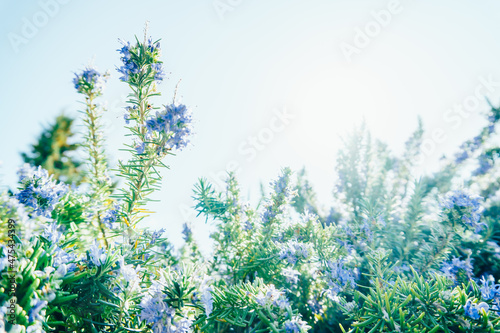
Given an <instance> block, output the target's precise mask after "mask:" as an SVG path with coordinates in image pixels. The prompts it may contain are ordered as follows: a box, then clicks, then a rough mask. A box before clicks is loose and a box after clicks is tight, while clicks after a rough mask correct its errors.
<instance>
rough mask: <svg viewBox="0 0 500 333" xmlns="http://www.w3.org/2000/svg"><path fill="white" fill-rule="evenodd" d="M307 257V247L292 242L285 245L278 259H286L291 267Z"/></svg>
mask: <svg viewBox="0 0 500 333" xmlns="http://www.w3.org/2000/svg"><path fill="white" fill-rule="evenodd" d="M309 255H310V253H309V248H308V245H307V244H306V243H301V242H297V241H294V240H291V241H288V242H287V243H285V244H284V245H283V247H282V248H281V250H280V252H279V258H280V259H281V260H283V259H286V260H287V261H288V263H290V264H292V265H295V263H296V262H297V260H299V259H307V258H309Z"/></svg>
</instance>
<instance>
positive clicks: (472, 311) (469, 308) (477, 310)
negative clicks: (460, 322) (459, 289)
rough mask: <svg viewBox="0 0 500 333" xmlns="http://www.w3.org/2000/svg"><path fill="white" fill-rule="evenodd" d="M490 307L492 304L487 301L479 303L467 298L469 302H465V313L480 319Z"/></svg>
mask: <svg viewBox="0 0 500 333" xmlns="http://www.w3.org/2000/svg"><path fill="white" fill-rule="evenodd" d="M489 309H490V306H489V305H488V304H486V303H485V302H481V303H479V304H478V303H472V302H471V301H470V300H467V303H465V305H464V312H465V315H466V316H468V317H470V318H472V319H475V320H478V319H479V318H481V316H482V315H484V314H486V313H488V311H489Z"/></svg>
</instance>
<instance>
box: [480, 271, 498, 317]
mask: <svg viewBox="0 0 500 333" xmlns="http://www.w3.org/2000/svg"><path fill="white" fill-rule="evenodd" d="M480 282H481V286H480V287H479V290H481V297H482V298H483V299H484V300H486V301H489V300H493V301H494V303H495V304H494V305H493V308H492V309H493V310H495V311H498V310H500V284H495V279H494V278H493V276H492V275H490V276H489V277H488V279H486V278H485V277H484V276H483V277H482V278H481V280H480Z"/></svg>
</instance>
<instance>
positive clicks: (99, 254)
mask: <svg viewBox="0 0 500 333" xmlns="http://www.w3.org/2000/svg"><path fill="white" fill-rule="evenodd" d="M89 255H90V260H91V261H92V263H93V264H94V265H96V266H101V265H102V264H104V263H105V262H106V252H105V251H104V249H102V248H100V247H99V244H98V243H97V241H96V242H94V244H92V245H91V246H90V249H89Z"/></svg>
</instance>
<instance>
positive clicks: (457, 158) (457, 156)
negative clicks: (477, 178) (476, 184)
mask: <svg viewBox="0 0 500 333" xmlns="http://www.w3.org/2000/svg"><path fill="white" fill-rule="evenodd" d="M468 157H469V153H468V152H467V151H466V150H464V151H462V152H459V153H457V154H455V163H457V164H458V163H461V162H463V161H465V160H466V159H467V158H468Z"/></svg>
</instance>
